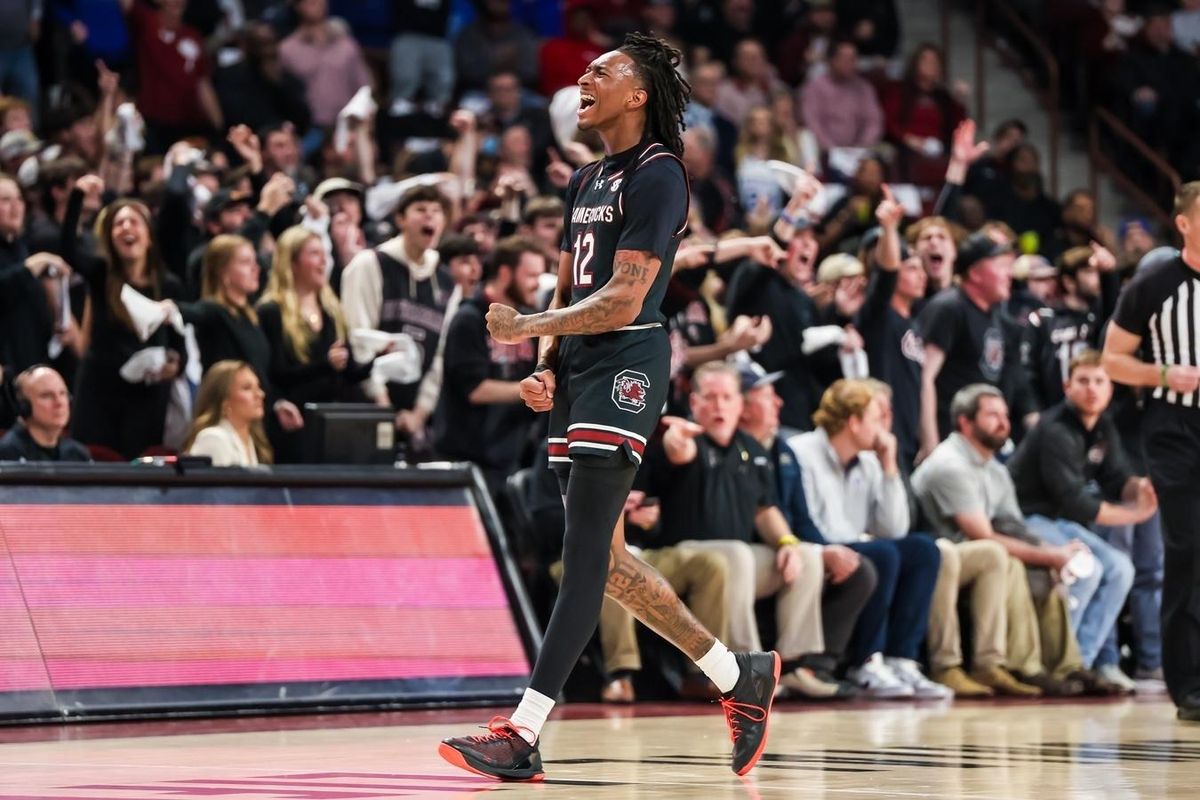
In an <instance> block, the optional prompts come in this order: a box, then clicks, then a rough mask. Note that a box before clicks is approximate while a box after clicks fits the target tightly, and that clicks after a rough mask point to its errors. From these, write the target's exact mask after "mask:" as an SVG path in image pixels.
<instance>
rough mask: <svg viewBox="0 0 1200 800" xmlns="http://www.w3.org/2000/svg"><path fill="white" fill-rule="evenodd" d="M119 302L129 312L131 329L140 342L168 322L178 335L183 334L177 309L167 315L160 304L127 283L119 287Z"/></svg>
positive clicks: (181, 317) (181, 318)
mask: <svg viewBox="0 0 1200 800" xmlns="http://www.w3.org/2000/svg"><path fill="white" fill-rule="evenodd" d="M121 302H122V303H123V304H124V305H125V310H126V311H128V312H129V318H130V319H131V320H132V321H133V329H134V330H135V331H136V332H137V335H138V338H139V339H140V340H141V341H143V342H144V341H146V340H147V339H149V338H150V337H151V335H153V333H154V332H155V331H156V330H158V329H159V328H161V327H162V324H163V323H164V322H170V323H171V326H172V327H174V328H175V330H177V331H179V333H180V335H182V334H183V316H182V315H181V314H180V313H179V310H178V309H176V310H175V311H173V312H172V313H170V314H169V315H168V314H167V313H166V311H164V309H163V306H162V304H161V303H159V302H158V301H157V300H151V299H150V298H149V297H146V295H144V294H142V293H141V292H139V291H138V290H137V289H134V288H133V287H132V286H130V285H129V284H128V283H127V284H125V285H124V286H122V287H121Z"/></svg>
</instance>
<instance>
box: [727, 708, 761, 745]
mask: <svg viewBox="0 0 1200 800" xmlns="http://www.w3.org/2000/svg"><path fill="white" fill-rule="evenodd" d="M720 702H721V710H723V711H724V712H725V722H726V723H727V724H728V725H729V739H730V741H732V742H735V743H736V742H737V740H738V738H739V737H740V736H741V735H742V721H741V719H739V718H740V717H745V718H746V719H748V720H750V721H751V722H766V720H767V711H766V709H765V708H763V707H762V706H756V705H753V704H752V703H738V702H736V701H734V700H730V699H729V698H726V697H722V698H721V701H720Z"/></svg>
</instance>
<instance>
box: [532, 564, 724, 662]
mask: <svg viewBox="0 0 1200 800" xmlns="http://www.w3.org/2000/svg"><path fill="white" fill-rule="evenodd" d="M637 555H638V558H640V559H641V560H642V561H645V562H646V563H647V564H649V565H650V566H651V567H654V568H655V569H656V570H658V572H659V573H660V574H661V575H662V576H663V578H664V579H665V580H666V581H667V583H669V584H671V588H672V589H674V590H675V593H676V594H678V595H679V596H680V597H681V598H683V599H684V601H685V602H686V603H687V607H688V608H689V609H691V611H692V613H693V614H695V615H696V619H697V620H699V621H700V624H701V625H703V626H704V627H706V628H708V630H709V631H710V632H711V633H712V634H713V635H714V636H716V637H717V638H718V639H721V640H722V641H724V639H725V637H726V636H727V635H728V631H729V616H728V614H727V611H726V608H727V606H726V601H725V590H726V583H727V577H728V570H727V568H726V566H725V560H724V559H722V558H721V557H720V556H718V555H716V554H714V553H706V552H701V551H697V550H689V549H688V548H686V547H663V548H660V549H657V550H643V551H641V552H640V553H638V554H637ZM550 574H551V575H552V576H553V578H554V580H556V581H557V580H560V579H561V578H562V562H561V561H560V562H558V563H556V564H555V565H554V566H552V567H551V568H550ZM634 622H635V619H634V616H633V615H632V614H630V613H629V612H628V611H626V610H625V608H624V607H623V606H622V605H621V604H620V603H618V602H617V601H616V600H613V599H612V598H611V597H605V598H604V603H603V604H602V605H601V606H600V649H601V650H602V651H603V653H604V668H605V670H606V671H607V672H609V673H610V674H611V673H613V672H617V671H619V670H629V671H637V670H640V669H641V668H642V655H641V651H640V650H639V649H638V641H637V628H636V626H635V625H634Z"/></svg>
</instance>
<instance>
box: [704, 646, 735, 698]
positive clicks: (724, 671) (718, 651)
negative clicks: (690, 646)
mask: <svg viewBox="0 0 1200 800" xmlns="http://www.w3.org/2000/svg"><path fill="white" fill-rule="evenodd" d="M696 666H697V667H699V668H700V669H701V671H703V672H704V674H705V675H707V676H708V677H709V680H711V681H712V682H713V683H715V684H716V685H717V688H718V689H720V690H721V694H728V693H729V692H731V691H733V687H734V686H735V685H736V684H737V681H738V678H739V677H740V676H741V674H742V670H741V668H739V667H738V664H737V659H736V658H734V657H733V653H731V652H729V650H728V648H726V647H725V645H723V644H721V640H720V639H717V640H716V641H715V642H713V646H712V647H710V648H709V650H708V652H707V653H705V654H704V655H702V656H700V658H698V659H697V660H696Z"/></svg>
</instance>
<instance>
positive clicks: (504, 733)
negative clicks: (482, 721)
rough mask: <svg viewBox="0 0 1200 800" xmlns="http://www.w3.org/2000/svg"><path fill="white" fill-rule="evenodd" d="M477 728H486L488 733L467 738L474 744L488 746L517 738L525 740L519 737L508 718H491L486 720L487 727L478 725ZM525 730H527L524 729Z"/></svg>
mask: <svg viewBox="0 0 1200 800" xmlns="http://www.w3.org/2000/svg"><path fill="white" fill-rule="evenodd" d="M479 727H481V728H486V729H487V731H488V732H487V733H484V734H478V735H476V736H468V737H467V740H468V741H470V742H472V743H474V744H489V743H491V742H498V741H501V740H503V739H512V738H513V737H517V738H519V739H521V740H522V741H524V740H525V737H524V736H521V732H520V729H519V728H518V727H517V726H516V725H515V724H513V721H512V720H510V719H509V718H508V717H492V718H491V719H490V720H488V724H487V725H480V726H479ZM525 730H529V729H528V728H526V729H525Z"/></svg>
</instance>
